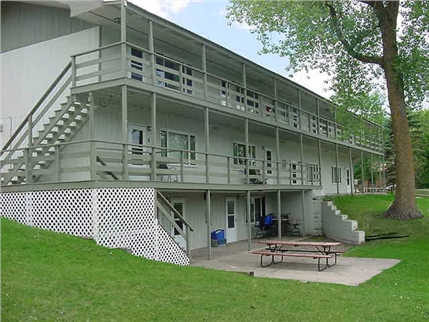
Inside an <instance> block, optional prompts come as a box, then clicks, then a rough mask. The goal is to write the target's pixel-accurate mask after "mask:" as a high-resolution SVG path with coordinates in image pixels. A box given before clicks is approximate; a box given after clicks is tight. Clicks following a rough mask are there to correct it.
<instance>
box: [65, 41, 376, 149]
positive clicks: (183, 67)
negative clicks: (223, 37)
mask: <svg viewBox="0 0 429 322" xmlns="http://www.w3.org/2000/svg"><path fill="white" fill-rule="evenodd" d="M203 51H204V50H203ZM204 56H205V55H204V53H203V57H204ZM203 65H205V64H203ZM242 68H243V71H242V74H243V79H242V82H241V83H237V82H236V81H234V80H231V79H228V78H226V77H223V76H221V75H217V74H214V73H210V72H208V71H207V68H203V69H199V68H195V67H193V66H190V65H188V64H185V63H183V62H180V61H178V60H175V59H173V58H170V57H168V58H167V56H166V55H163V54H160V53H155V52H153V51H150V50H148V49H145V48H142V47H139V46H137V45H134V44H131V43H128V42H118V43H114V44H110V45H107V46H104V47H100V48H98V49H95V50H92V51H87V52H84V53H80V54H77V55H74V56H73V57H72V88H74V89H75V91H76V90H77V92H79V91H85V90H90V89H91V88H93V87H92V85H94V84H98V85H100V86H106V87H108V86H112V82H113V81H116V82H114V84H117V85H119V84H125V81H126V84H129V85H131V86H135V87H138V88H142V89H146V90H149V91H157V90H160V91H161V93H164V95H168V96H170V95H171V96H173V97H174V98H176V97H178V98H179V99H181V100H184V101H187V100H189V99H193V100H192V102H193V103H194V102H195V99H197V100H198V101H200V104H201V105H208V106H210V104H207V103H212V104H214V105H212V106H216V107H217V109H218V110H219V109H220V110H222V111H225V113H235V114H236V113H237V112H238V113H239V114H242V115H243V116H244V117H246V115H247V116H249V117H251V118H252V119H255V118H256V119H260V120H261V121H262V122H266V123H267V122H268V123H272V124H273V125H276V126H280V127H282V128H285V129H288V130H291V131H296V132H300V133H304V134H308V135H310V136H313V137H318V138H320V139H324V140H327V141H332V142H339V143H345V145H349V146H356V147H362V148H364V149H367V150H372V151H377V152H379V153H380V152H381V151H382V149H383V142H382V129H381V127H380V126H378V125H376V124H374V123H371V122H367V121H365V120H362V119H359V118H358V117H355V120H356V126H354V127H350V126H344V125H342V124H340V123H339V122H336V121H335V120H332V119H330V118H329V114H328V113H326V112H325V113H324V114H323V113H322V112H321V110H322V104H324V105H325V106H323V107H324V110H325V111H326V110H330V109H329V108H328V109H327V108H326V107H327V105H326V104H327V102H326V101H322V100H320V99H318V98H315V97H311V95H310V94H309V92H303V91H300V90H297V91H296V96H297V98H298V100H297V102H296V103H295V104H294V103H291V102H290V101H287V100H286V99H284V98H280V96H282V95H279V94H278V93H279V91H280V89H281V88H282V87H284V84H283V83H282V80H279V79H277V78H274V79H273V86H274V91H273V92H274V95H268V94H267V93H265V92H261V91H258V90H257V89H255V88H253V87H249V86H247V77H246V66H245V65H244V64H243V67H242ZM118 80H119V81H120V83H118V82H117V81H118ZM261 87H262V88H264V87H265V88H266V86H261ZM97 88H98V87H97ZM165 93H166V94H165ZM177 95H179V96H177ZM310 109H314V110H315V111H316V112H315V113H314V112H310V111H309V110H310ZM233 111H234V112H233ZM331 117H332V114H331Z"/></svg>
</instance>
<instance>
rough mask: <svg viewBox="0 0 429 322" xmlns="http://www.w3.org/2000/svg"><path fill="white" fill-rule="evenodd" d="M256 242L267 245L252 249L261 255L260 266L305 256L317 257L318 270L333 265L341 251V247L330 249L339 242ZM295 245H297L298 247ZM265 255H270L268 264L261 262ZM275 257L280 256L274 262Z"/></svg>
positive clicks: (340, 244)
mask: <svg viewBox="0 0 429 322" xmlns="http://www.w3.org/2000/svg"><path fill="white" fill-rule="evenodd" d="M258 244H264V245H266V246H267V248H266V249H265V250H255V251H252V254H256V255H261V267H267V266H271V265H272V264H278V263H281V262H283V258H284V257H305V258H313V259H317V267H318V270H319V272H320V271H323V270H325V269H326V268H328V267H332V266H334V265H335V264H336V263H337V256H338V254H339V253H343V250H341V249H337V248H336V249H332V247H340V246H342V243H340V242H306V241H291V240H261V241H258ZM295 247H299V249H296V248H295ZM266 256H271V262H270V263H269V264H268V265H264V264H263V258H264V257H266ZM275 257H281V260H280V261H277V262H276V261H275ZM332 258H333V259H334V261H333V263H329V260H330V259H332ZM322 260H325V264H324V265H321V261H322Z"/></svg>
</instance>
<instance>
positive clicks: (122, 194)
mask: <svg viewBox="0 0 429 322" xmlns="http://www.w3.org/2000/svg"><path fill="white" fill-rule="evenodd" d="M154 196H155V190H154V189H151V188H135V189H127V188H122V189H117V188H116V189H99V190H97V220H98V222H97V237H96V241H97V243H98V244H100V245H103V246H106V247H111V248H128V249H130V250H131V252H132V254H135V255H137V256H143V257H146V258H149V259H156V257H157V256H156V254H157V249H156V247H154V246H155V240H156V231H157V224H156V218H155V215H154V211H155V199H154V198H155V197H154Z"/></svg>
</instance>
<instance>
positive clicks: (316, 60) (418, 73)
mask: <svg viewBox="0 0 429 322" xmlns="http://www.w3.org/2000/svg"><path fill="white" fill-rule="evenodd" d="M387 5H388V3H387V2H386V4H383V5H382V4H381V3H379V4H378V5H377V6H378V10H379V11H380V10H383V9H384V7H383V6H387ZM400 5H401V7H400V17H399V21H402V23H401V25H400V26H398V30H399V33H398V39H397V41H398V49H399V53H400V54H399V57H397V59H396V61H395V64H396V65H395V66H396V69H397V70H398V71H399V72H400V74H401V75H402V78H403V86H404V90H405V94H406V102H407V104H408V107H410V108H415V107H419V106H421V103H422V102H423V101H424V100H425V99H428V98H429V96H428V95H429V4H428V2H427V1H404V2H401V4H400ZM374 6H375V5H374ZM374 6H373V5H369V4H366V3H362V2H360V1H352V0H344V1H248V0H232V1H231V5H230V6H229V8H228V11H229V13H228V15H227V17H228V18H229V20H230V21H231V22H232V21H237V22H239V23H247V24H249V25H251V26H255V27H256V28H255V29H253V30H252V32H253V33H254V34H255V35H256V36H257V39H258V40H259V41H260V42H261V43H262V45H263V49H262V53H274V54H278V55H280V56H285V57H288V58H289V61H290V63H289V65H288V66H287V69H288V70H290V71H291V72H297V71H301V70H306V71H308V70H309V69H319V70H321V71H322V72H324V73H326V74H328V75H329V76H331V81H330V88H329V89H331V90H333V91H334V92H335V93H336V98H337V99H338V98H339V96H341V95H346V97H347V96H350V93H354V94H356V95H357V96H358V97H362V94H369V93H372V92H374V90H378V91H381V92H384V91H385V80H384V71H383V69H382V68H381V67H380V66H377V65H374V64H368V63H365V62H362V59H363V60H365V59H366V60H367V61H370V59H369V58H377V57H378V58H381V57H382V56H383V43H382V39H381V31H380V22H379V20H378V19H379V18H378V16H377V15H376V12H375V10H374ZM333 13H334V14H333ZM368 57H369V58H368ZM344 100H347V98H344Z"/></svg>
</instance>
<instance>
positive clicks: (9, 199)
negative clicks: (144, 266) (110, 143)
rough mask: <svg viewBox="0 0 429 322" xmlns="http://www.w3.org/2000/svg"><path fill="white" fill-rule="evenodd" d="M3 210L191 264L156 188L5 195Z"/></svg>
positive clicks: (40, 225)
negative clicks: (161, 215)
mask: <svg viewBox="0 0 429 322" xmlns="http://www.w3.org/2000/svg"><path fill="white" fill-rule="evenodd" d="M1 201H2V215H3V216H4V217H7V218H10V219H13V220H16V221H18V222H21V223H24V224H27V225H32V226H35V227H38V228H42V229H47V230H52V231H55V232H62V233H67V234H70V235H74V236H81V237H93V238H94V239H95V240H96V242H97V243H98V244H99V245H102V246H106V247H110V248H126V249H129V250H131V253H132V254H134V255H136V256H142V257H145V258H148V259H153V260H158V261H162V262H169V263H174V264H178V265H189V264H190V261H189V258H188V257H187V255H186V254H185V253H184V251H183V250H182V249H181V248H180V246H179V245H178V244H177V243H176V242H175V241H174V240H173V239H172V237H171V236H170V235H169V234H168V232H167V231H165V230H164V229H163V228H162V227H161V226H160V225H159V224H158V220H157V218H156V216H155V190H154V189H151V188H135V189H131V188H130V189H127V188H122V189H119V188H113V189H96V190H90V189H76V190H52V191H36V192H25V193H24V192H23V193H17V192H14V193H3V194H1Z"/></svg>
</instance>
